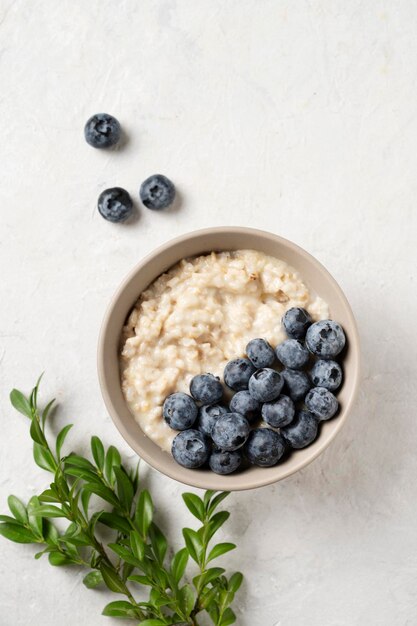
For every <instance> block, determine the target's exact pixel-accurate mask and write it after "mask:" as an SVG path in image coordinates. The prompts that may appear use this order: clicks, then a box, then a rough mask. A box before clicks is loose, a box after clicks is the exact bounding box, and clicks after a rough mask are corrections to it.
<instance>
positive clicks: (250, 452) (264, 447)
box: [245, 428, 285, 467]
mask: <svg viewBox="0 0 417 626" xmlns="http://www.w3.org/2000/svg"><path fill="white" fill-rule="evenodd" d="M284 452H285V441H284V439H283V438H282V437H281V436H280V435H279V434H278V433H276V432H275V431H274V430H271V429H270V428H254V430H252V431H251V433H250V435H249V437H248V440H247V442H246V445H245V454H246V456H247V458H248V460H249V461H250V462H251V463H253V464H254V465H259V466H260V467H271V466H272V465H275V464H276V463H278V461H279V460H280V458H281V457H282V455H283V454H284Z"/></svg>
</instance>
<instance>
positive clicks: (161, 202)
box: [139, 174, 175, 211]
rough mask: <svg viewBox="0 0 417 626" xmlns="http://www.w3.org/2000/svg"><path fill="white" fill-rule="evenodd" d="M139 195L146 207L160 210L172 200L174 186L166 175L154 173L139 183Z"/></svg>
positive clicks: (173, 197)
mask: <svg viewBox="0 0 417 626" xmlns="http://www.w3.org/2000/svg"><path fill="white" fill-rule="evenodd" d="M139 197H140V199H141V201H142V202H143V204H144V205H145V206H146V208H147V209H153V210H154V211H161V210H162V209H166V208H167V207H169V206H170V205H171V204H172V203H173V202H174V199H175V187H174V184H173V183H172V182H171V181H170V180H169V178H167V177H166V176H163V175H162V174H154V175H153V176H149V178H147V179H146V180H144V181H143V183H142V184H141V186H140V190H139Z"/></svg>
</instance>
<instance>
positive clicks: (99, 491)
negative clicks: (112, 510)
mask: <svg viewBox="0 0 417 626" xmlns="http://www.w3.org/2000/svg"><path fill="white" fill-rule="evenodd" d="M84 491H89V492H91V493H95V494H96V496H100V498H102V499H103V500H106V502H108V503H109V504H112V505H113V506H116V507H118V506H119V501H118V499H117V498H116V496H115V495H114V493H113V492H112V490H111V489H109V487H106V486H105V485H102V484H100V483H87V484H86V485H84Z"/></svg>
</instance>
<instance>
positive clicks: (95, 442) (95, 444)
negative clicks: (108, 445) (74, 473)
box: [91, 435, 106, 470]
mask: <svg viewBox="0 0 417 626" xmlns="http://www.w3.org/2000/svg"><path fill="white" fill-rule="evenodd" d="M91 453H92V455H93V459H94V460H95V462H96V465H97V467H98V468H99V469H100V470H102V469H103V467H104V460H105V456H106V455H105V452H104V446H103V444H102V442H101V439H99V438H98V437H96V435H94V436H93V437H91Z"/></svg>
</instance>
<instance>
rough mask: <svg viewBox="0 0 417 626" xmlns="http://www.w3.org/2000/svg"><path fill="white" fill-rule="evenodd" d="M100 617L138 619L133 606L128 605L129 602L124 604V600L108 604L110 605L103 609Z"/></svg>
mask: <svg viewBox="0 0 417 626" xmlns="http://www.w3.org/2000/svg"><path fill="white" fill-rule="evenodd" d="M102 615H106V616H107V617H126V618H128V619H134V618H137V617H138V614H137V611H136V608H135V606H134V605H133V604H130V602H126V600H116V602H110V604H107V605H106V606H105V607H104V609H103V613H102Z"/></svg>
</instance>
